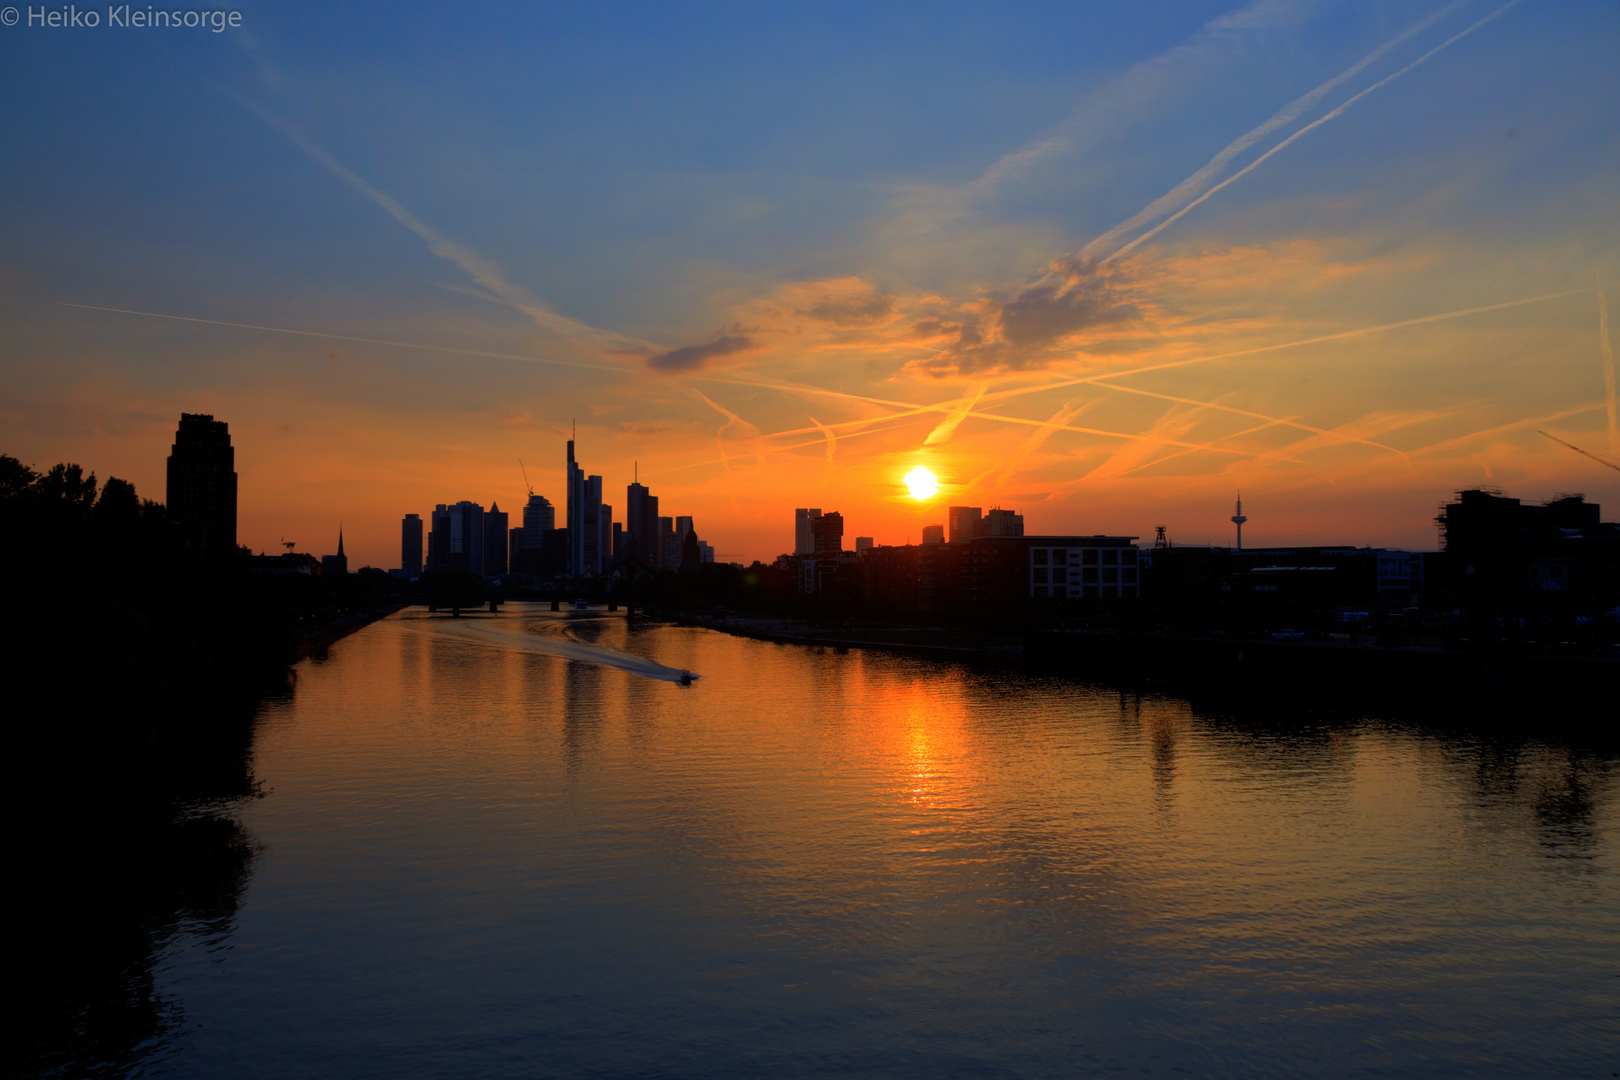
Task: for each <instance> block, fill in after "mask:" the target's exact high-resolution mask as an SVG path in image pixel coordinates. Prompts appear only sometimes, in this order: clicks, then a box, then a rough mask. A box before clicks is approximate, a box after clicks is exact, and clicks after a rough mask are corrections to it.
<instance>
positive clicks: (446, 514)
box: [427, 503, 450, 570]
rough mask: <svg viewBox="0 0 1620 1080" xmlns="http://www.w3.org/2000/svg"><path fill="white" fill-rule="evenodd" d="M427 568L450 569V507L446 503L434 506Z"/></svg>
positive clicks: (429, 534) (429, 535)
mask: <svg viewBox="0 0 1620 1080" xmlns="http://www.w3.org/2000/svg"><path fill="white" fill-rule="evenodd" d="M427 568H428V569H429V570H448V569H450V508H449V507H448V506H446V505H444V503H439V504H438V505H437V506H435V507H434V508H433V516H432V524H431V525H430V526H429V531H428V557H427Z"/></svg>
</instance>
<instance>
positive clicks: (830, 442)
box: [805, 413, 838, 465]
mask: <svg viewBox="0 0 1620 1080" xmlns="http://www.w3.org/2000/svg"><path fill="white" fill-rule="evenodd" d="M805 415H807V416H808V415H809V414H808V413H806V414H805ZM810 422H811V423H812V424H814V425H816V427H817V428H818V429H819V430H820V431H821V433H822V434H824V435H826V436H827V464H829V465H831V464H832V460H833V455H834V454H836V453H838V436H837V435H835V434H833V429H832V428H830V427H828V426H827V425H826V424H823V423H822V422H821V421H820V420H817V419H816V418H815V417H813V416H811V417H810Z"/></svg>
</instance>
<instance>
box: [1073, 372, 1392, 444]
mask: <svg viewBox="0 0 1620 1080" xmlns="http://www.w3.org/2000/svg"><path fill="white" fill-rule="evenodd" d="M1088 385H1090V386H1100V387H1102V388H1104V389H1106V390H1119V391H1122V392H1124V393H1127V394H1140V395H1142V396H1143V397H1151V398H1158V399H1159V400H1160V401H1174V402H1176V403H1178V404H1181V405H1196V406H1198V407H1199V408H1201V409H1218V410H1220V411H1221V412H1229V413H1234V414H1236V415H1238V416H1247V417H1248V418H1249V419H1251V420H1264V421H1266V422H1267V423H1266V426H1268V427H1270V426H1273V425H1280V426H1282V427H1291V428H1298V429H1299V430H1300V431H1309V432H1311V433H1312V434H1314V435H1326V436H1328V437H1329V438H1336V439H1339V440H1340V441H1341V442H1352V443H1360V444H1361V445H1363V446H1371V447H1373V448H1375V449H1378V450H1387V451H1389V452H1390V453H1392V454H1399V453H1401V451H1399V450H1397V449H1395V447H1393V446H1385V445H1384V444H1383V443H1380V442H1372V441H1371V440H1368V439H1358V438H1355V437H1354V436H1351V435H1340V434H1339V433H1338V432H1336V431H1333V430H1331V429H1328V428H1319V427H1312V426H1311V425H1310V424H1301V423H1299V422H1298V421H1295V420H1284V419H1282V418H1281V417H1276V416H1267V415H1266V414H1265V413H1257V412H1250V411H1249V410H1248V409H1236V408H1233V407H1232V406H1230V405H1221V404H1218V403H1216V402H1213V401H1199V400H1198V399H1197V398H1184V397H1177V396H1175V395H1174V394H1159V393H1155V392H1154V391H1152V390H1138V389H1136V388H1135V387H1134V386H1115V385H1114V384H1113V383H1107V382H1102V381H1101V380H1095V381H1093V382H1091V383H1089V384H1088Z"/></svg>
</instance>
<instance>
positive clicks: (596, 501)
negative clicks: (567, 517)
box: [579, 476, 602, 574]
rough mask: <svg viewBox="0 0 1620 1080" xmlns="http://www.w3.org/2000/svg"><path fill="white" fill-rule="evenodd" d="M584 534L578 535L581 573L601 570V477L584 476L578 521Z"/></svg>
mask: <svg viewBox="0 0 1620 1080" xmlns="http://www.w3.org/2000/svg"><path fill="white" fill-rule="evenodd" d="M580 528H581V529H582V530H584V535H583V536H581V537H580V541H581V545H580V546H581V548H582V549H583V550H582V552H581V556H582V560H583V561H582V562H581V563H580V566H581V569H580V571H579V572H580V573H582V574H600V573H601V572H602V478H601V477H600V476H587V477H586V478H585V513H584V517H583V519H582V520H581V522H580Z"/></svg>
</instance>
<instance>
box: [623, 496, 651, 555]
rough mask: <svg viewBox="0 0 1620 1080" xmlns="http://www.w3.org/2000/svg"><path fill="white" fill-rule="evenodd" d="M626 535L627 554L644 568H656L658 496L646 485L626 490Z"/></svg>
mask: <svg viewBox="0 0 1620 1080" xmlns="http://www.w3.org/2000/svg"><path fill="white" fill-rule="evenodd" d="M624 535H625V549H626V554H627V555H628V556H629V557H630V558H632V559H637V560H639V561H640V562H641V564H642V565H643V566H646V567H649V568H656V567H657V565H658V549H657V541H656V540H655V537H656V536H657V535H658V496H656V495H654V494H653V493H652V492H650V491H648V490H647V487H646V485H645V484H642V483H639V482H638V483H633V484H631V485H630V486H629V487H627V488H625V494H624Z"/></svg>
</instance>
